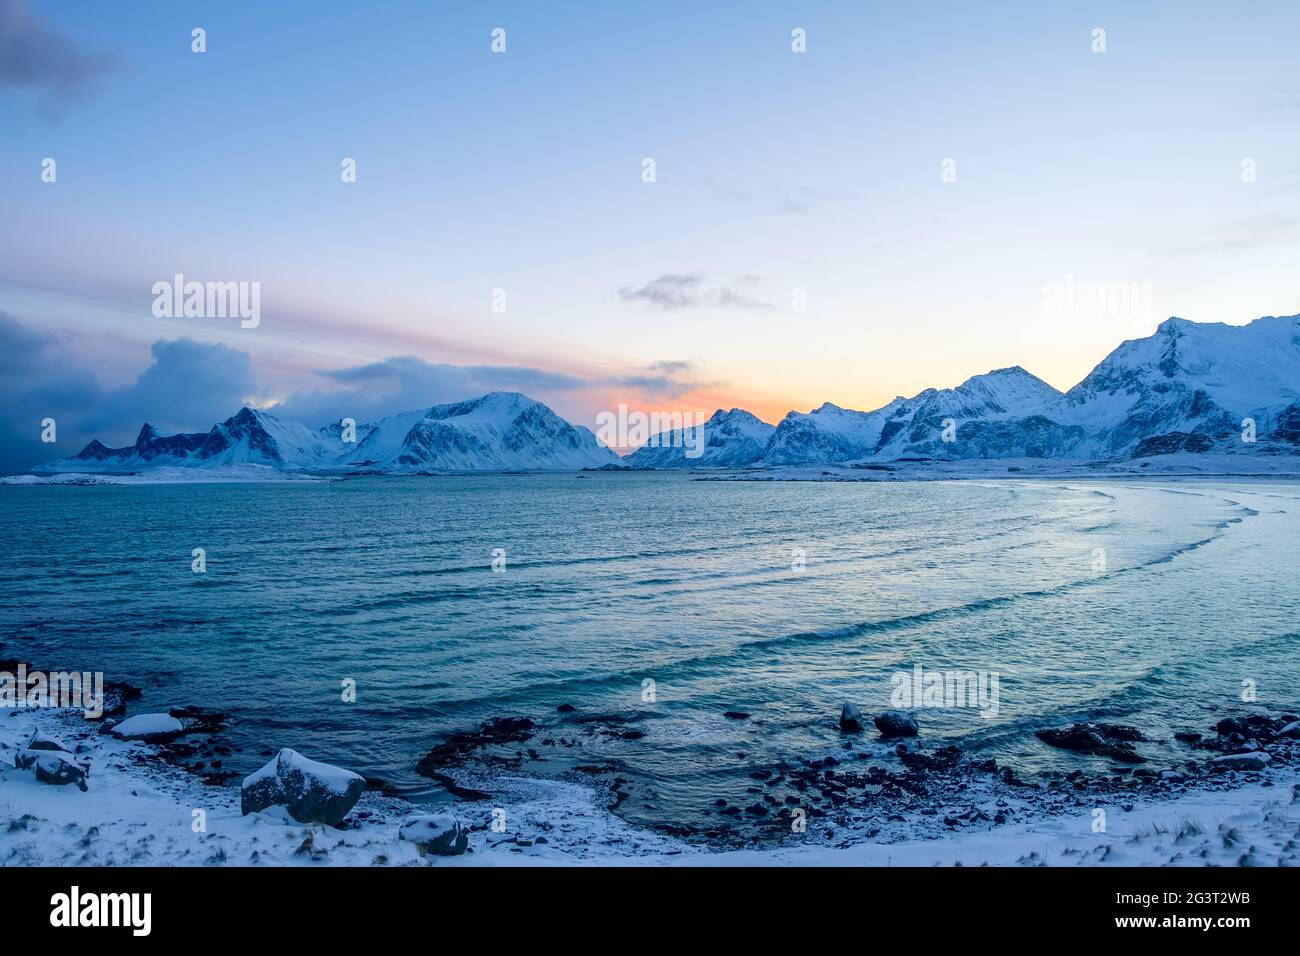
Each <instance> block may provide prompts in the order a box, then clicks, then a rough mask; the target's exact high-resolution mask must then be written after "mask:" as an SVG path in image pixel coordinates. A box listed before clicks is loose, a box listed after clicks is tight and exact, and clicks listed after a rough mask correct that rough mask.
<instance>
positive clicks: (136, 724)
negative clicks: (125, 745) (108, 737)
mask: <svg viewBox="0 0 1300 956" xmlns="http://www.w3.org/2000/svg"><path fill="white" fill-rule="evenodd" d="M184 729H185V725H184V724H182V723H181V722H180V721H179V720H177V719H176V718H175V717H173V716H172V715H171V714H136V715H135V716H134V717H128V718H126V720H124V721H122V722H121V723H119V724H117V725H116V726H114V727H113V730H112V733H113V735H114V736H117V737H120V738H122V739H123V740H133V739H139V738H144V737H151V736H154V735H155V734H178V733H180V732H181V731H182V730H184Z"/></svg>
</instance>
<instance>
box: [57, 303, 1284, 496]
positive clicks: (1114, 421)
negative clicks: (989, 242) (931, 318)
mask: <svg viewBox="0 0 1300 956" xmlns="http://www.w3.org/2000/svg"><path fill="white" fill-rule="evenodd" d="M1245 419H1250V420H1253V422H1254V428H1255V431H1256V435H1257V438H1258V441H1257V442H1256V443H1254V444H1248V443H1246V442H1244V441H1242V438H1241V436H1242V432H1243V431H1244V430H1245V425H1244V424H1243V420H1245ZM703 433H704V434H703V440H704V448H703V453H702V454H701V455H700V456H699V457H688V456H687V451H688V450H689V447H690V446H691V444H692V443H693V440H694V439H693V436H685V435H682V434H680V433H664V435H661V436H658V441H657V442H654V441H652V442H651V443H650V444H649V445H647V446H646V447H643V448H641V449H638V450H637V451H636V452H634V453H632V454H631V455H629V456H628V458H627V459H621V458H619V456H617V455H616V454H615V453H614V452H613V451H612V450H610V449H609V448H606V447H604V446H602V445H601V444H600V443H599V442H598V441H597V439H596V437H595V435H593V434H592V433H591V432H590V431H589V430H588V429H586V428H582V427H578V426H574V425H571V424H569V423H568V422H566V421H564V420H563V419H562V418H560V417H559V416H558V415H556V414H555V413H554V412H553V411H551V409H549V408H547V407H546V406H545V405H543V404H542V403H540V402H536V401H533V400H532V399H529V398H527V397H526V396H524V395H521V394H519V393H516V392H493V393H489V394H488V395H484V396H481V397H479V398H475V399H470V400H467V401H464V402H454V403H450V404H444V405H435V406H431V407H429V408H424V409H418V410H415V411H411V412H405V413H401V414H398V415H393V416H390V417H388V418H385V419H382V420H381V421H378V422H375V423H371V424H362V425H358V426H357V427H356V442H355V444H350V443H345V442H344V441H343V428H342V426H341V424H338V423H335V424H331V425H329V426H326V427H324V428H320V429H311V428H308V427H307V426H305V425H302V424H300V423H298V422H293V421H287V420H283V419H280V418H278V417H277V416H275V415H274V414H271V413H269V412H265V411H259V410H256V409H252V408H243V409H241V410H240V411H239V412H238V413H237V414H235V415H233V416H232V417H230V418H228V419H226V420H225V421H223V422H220V423H218V424H216V425H213V426H212V428H211V429H209V430H208V431H207V432H194V433H181V434H177V435H163V434H161V433H160V432H159V431H158V430H157V429H155V428H154V427H153V426H151V425H148V424H146V425H145V426H143V427H142V428H141V429H140V432H139V435H138V437H137V438H136V441H135V443H134V444H133V445H130V446H126V447H123V448H109V447H107V446H106V445H104V444H103V443H101V442H100V441H98V440H95V441H92V442H90V443H89V444H88V445H87V446H86V447H85V448H84V449H83V450H82V451H81V452H80V453H79V454H78V455H76V456H75V457H73V458H68V459H63V460H61V461H56V462H52V463H50V464H47V465H45V466H42V467H41V468H39V469H36V470H37V471H46V472H70V471H92V472H93V471H135V470H142V469H148V468H152V467H159V466H178V467H200V468H208V467H221V466H228V465H257V466H263V467H266V468H269V469H274V470H280V471H332V470H350V471H362V472H373V473H420V472H432V471H512V470H574V469H580V468H601V467H606V466H611V465H619V464H621V463H623V462H624V461H626V463H627V464H629V465H631V466H632V467H636V468H717V467H722V468H736V467H745V466H750V465H758V466H765V467H766V466H780V465H811V464H836V463H857V462H870V461H889V460H897V459H942V460H953V459H969V458H1062V459H1087V460H1097V459H1114V458H1139V457H1146V456H1151V455H1160V454H1168V453H1173V452H1193V453H1202V452H1210V451H1222V452H1225V453H1231V454H1238V453H1266V454H1298V453H1300V316H1285V317H1265V318H1261V319H1256V320H1255V321H1254V322H1251V323H1249V324H1248V325H1244V326H1229V325H1224V324H1221V323H1195V322H1188V321H1186V320H1184V319H1178V318H1172V319H1169V320H1167V321H1165V322H1162V323H1161V324H1160V326H1159V327H1158V328H1157V330H1156V331H1155V333H1153V334H1152V335H1150V336H1148V337H1146V338H1141V339H1133V340H1130V341H1127V342H1124V343H1122V344H1121V345H1120V346H1119V347H1117V348H1116V349H1115V350H1114V351H1112V352H1111V353H1110V354H1109V355H1108V356H1106V358H1105V359H1103V360H1102V361H1101V362H1100V363H1099V364H1098V365H1097V366H1096V368H1094V369H1093V370H1092V371H1091V372H1090V373H1089V374H1088V375H1087V376H1086V377H1085V378H1084V380H1083V381H1082V382H1080V383H1079V384H1078V385H1076V386H1075V387H1074V388H1072V389H1070V390H1069V391H1068V392H1066V393H1065V394H1062V393H1060V392H1059V391H1057V390H1056V389H1054V388H1052V387H1051V386H1050V385H1048V384H1047V383H1046V382H1043V381H1042V380H1041V379H1039V378H1037V377H1035V376H1034V375H1032V374H1030V373H1029V372H1027V371H1025V370H1024V369H1023V368H1020V367H1019V366H1014V367H1011V368H1004V369H997V370H995V371H992V372H988V373H986V374H984V375H976V376H973V377H971V378H969V379H967V380H966V381H965V382H962V383H961V384H960V385H958V386H955V387H953V388H945V389H925V390H924V391H921V392H919V393H917V394H916V395H914V396H912V397H911V398H904V397H901V396H900V397H898V398H896V399H894V400H893V401H892V402H890V403H889V404H887V405H885V406H883V407H882V408H878V409H876V410H874V411H869V412H862V411H856V410H853V409H846V408H841V407H839V406H837V405H834V404H831V403H829V402H828V403H826V404H824V405H822V406H821V407H820V408H817V409H815V410H813V411H811V412H806V413H805V412H790V413H789V414H787V415H786V416H785V418H783V419H782V420H781V422H780V423H779V424H778V425H776V426H772V425H769V424H767V423H765V422H763V421H761V420H760V419H758V418H757V417H755V416H754V415H752V414H750V413H749V412H747V411H745V410H744V409H739V408H733V409H730V410H723V409H718V410H717V411H716V412H715V413H714V414H713V416H711V417H710V419H709V420H708V422H706V423H705V425H704V428H703ZM945 438H950V439H953V440H945Z"/></svg>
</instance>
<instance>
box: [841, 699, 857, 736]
mask: <svg viewBox="0 0 1300 956" xmlns="http://www.w3.org/2000/svg"><path fill="white" fill-rule="evenodd" d="M840 730H842V731H844V732H845V733H846V734H857V733H861V732H862V711H860V710H858V705H857V704H850V703H847V702H846V703H845V704H844V706H843V707H841V708H840Z"/></svg>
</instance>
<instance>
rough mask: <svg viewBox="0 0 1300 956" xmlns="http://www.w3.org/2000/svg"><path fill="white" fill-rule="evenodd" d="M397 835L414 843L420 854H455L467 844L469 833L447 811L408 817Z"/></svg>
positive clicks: (462, 850)
mask: <svg viewBox="0 0 1300 956" xmlns="http://www.w3.org/2000/svg"><path fill="white" fill-rule="evenodd" d="M397 836H398V838H399V839H402V840H407V841H408V842H410V843H414V844H415V847H416V849H417V850H419V851H420V855H421V856H431V855H432V856H457V855H459V854H461V853H464V852H465V848H466V847H468V846H469V834H467V833H466V832H465V830H464V829H463V828H462V827H461V825H460V823H459V822H457V820H456V818H455V817H453V816H451V815H450V814H447V813H440V814H437V815H424V814H422V815H420V816H415V817H408V818H407V819H406V820H405V821H404V822H403V823H402V827H401V829H400V830H398V831H397Z"/></svg>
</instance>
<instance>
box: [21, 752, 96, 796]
mask: <svg viewBox="0 0 1300 956" xmlns="http://www.w3.org/2000/svg"><path fill="white" fill-rule="evenodd" d="M15 766H17V767H18V768H19V769H20V770H34V771H35V772H36V779H37V780H38V781H39V782H41V783H48V784H51V785H52V786H56V787H62V786H66V785H68V784H70V783H74V784H76V785H77V787H78V788H79V789H80V790H82V791H83V792H84V791H85V790H86V768H85V767H83V766H81V765H80V764H79V763H77V762H76V761H75V760H73V759H72V754H70V753H67V752H66V751H63V750H24V751H22V752H20V753H19V754H18V758H17V760H16V761H15Z"/></svg>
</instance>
